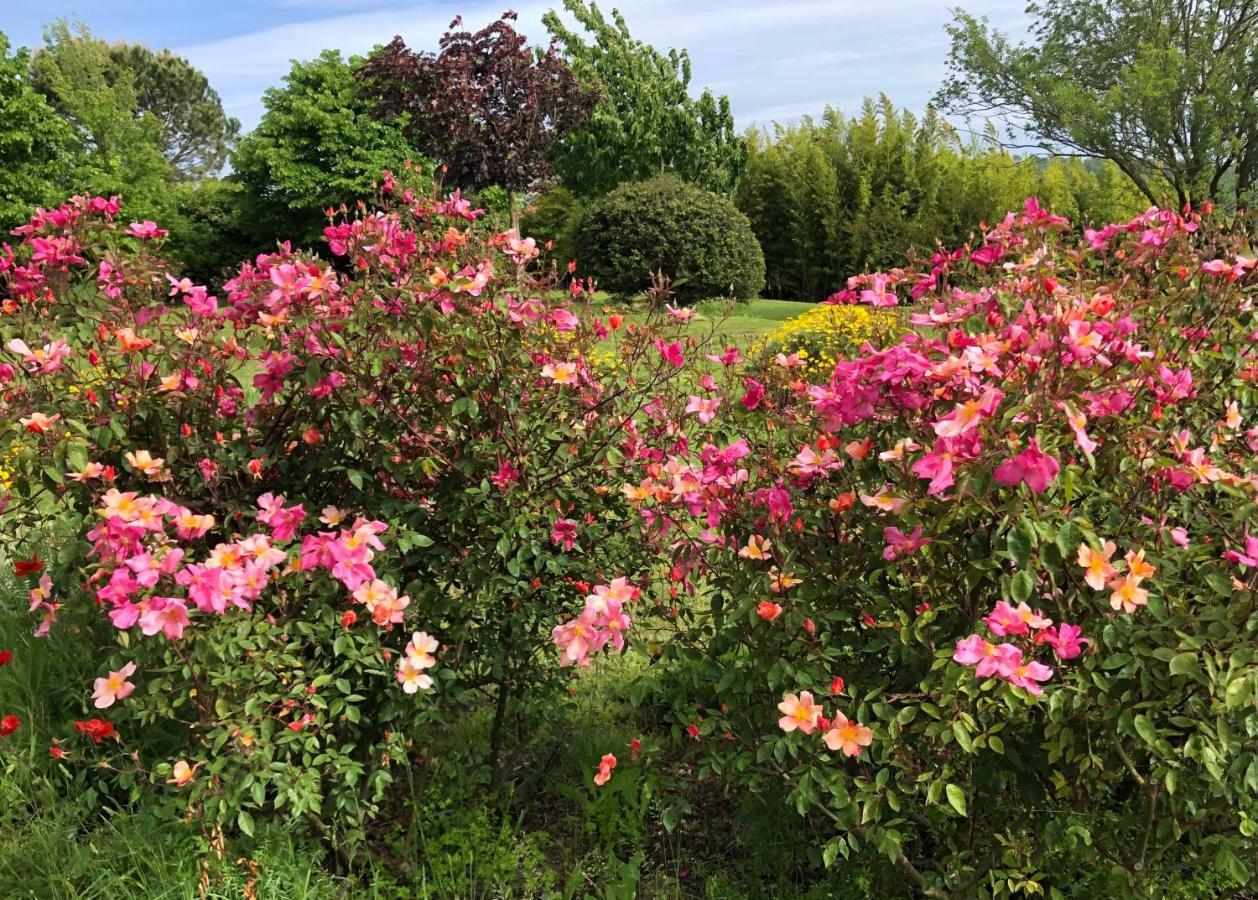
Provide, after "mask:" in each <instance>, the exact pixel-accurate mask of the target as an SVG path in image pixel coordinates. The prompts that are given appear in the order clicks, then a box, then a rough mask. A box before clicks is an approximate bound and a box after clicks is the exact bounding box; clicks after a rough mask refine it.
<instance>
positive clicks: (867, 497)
mask: <svg viewBox="0 0 1258 900" xmlns="http://www.w3.org/2000/svg"><path fill="white" fill-rule="evenodd" d="M890 487H891V486H890V485H886V484H884V485H883V486H882V487H881V488H879V489H878V493H876V494H861V495H860V498H861V503H863V504H865V505H866V506H871V507H873V508H874V509H876V510H878V511H879V512H884V513H891V514H892V515H899V513H900V510H902V509H904V505H905V504H906V503H908V500H906V499H905V498H903V497H892V496H889V495H888V494H887V491H888V490H889V489H890Z"/></svg>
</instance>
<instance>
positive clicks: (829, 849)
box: [821, 838, 839, 869]
mask: <svg viewBox="0 0 1258 900" xmlns="http://www.w3.org/2000/svg"><path fill="white" fill-rule="evenodd" d="M838 855H839V839H838V838H834V839H832V840H831V841H830V843H828V844H826V847H825V849H824V850H822V851H821V862H822V865H824V866H825V867H826V868H827V869H828V868H830V867H831V866H832V865H834V860H835V858H836V857H837V856H838Z"/></svg>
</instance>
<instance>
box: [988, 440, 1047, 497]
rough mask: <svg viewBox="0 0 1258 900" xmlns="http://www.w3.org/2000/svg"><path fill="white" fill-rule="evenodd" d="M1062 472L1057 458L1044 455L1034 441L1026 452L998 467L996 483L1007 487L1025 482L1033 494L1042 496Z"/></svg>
mask: <svg viewBox="0 0 1258 900" xmlns="http://www.w3.org/2000/svg"><path fill="white" fill-rule="evenodd" d="M1060 470H1061V466H1060V465H1059V464H1058V462H1057V459H1056V457H1053V456H1049V455H1047V454H1045V453H1042V452H1041V451H1040V448H1039V445H1038V444H1037V443H1036V442H1035V440H1034V439H1032V440H1031V442H1030V443H1029V444H1028V446H1027V448H1026V449H1025V450H1023V451H1022V452H1021V453H1019V454H1018V455H1017V456H1015V457H1014V458H1013V459H1007V460H1005V461H1004V462H1002V463H1001V464H1000V465H998V466H997V467H996V481H997V482H998V483H1000V484H1003V485H1005V486H1007V487H1015V486H1017V485H1018V484H1019V483H1020V482H1023V481H1025V482H1026V486H1027V487H1029V488H1030V489H1031V490H1032V491H1033V492H1035V493H1037V494H1042V493H1044V491H1046V490H1047V489H1048V484H1049V482H1051V481H1052V480H1053V479H1054V478H1056V477H1057V473H1058V472H1059V471H1060Z"/></svg>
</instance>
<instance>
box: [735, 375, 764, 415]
mask: <svg viewBox="0 0 1258 900" xmlns="http://www.w3.org/2000/svg"><path fill="white" fill-rule="evenodd" d="M743 387H745V388H747V393H745V394H743V396H742V399H740V400H739V401H738V402H739V403H741V404H742V405H743V406H744V407H745V408H746V409H755V408H756V407H758V406H759V405H760V403H761V401H762V400H764V385H763V384H761V383H760V382H758V381H756V379H754V378H744V379H743Z"/></svg>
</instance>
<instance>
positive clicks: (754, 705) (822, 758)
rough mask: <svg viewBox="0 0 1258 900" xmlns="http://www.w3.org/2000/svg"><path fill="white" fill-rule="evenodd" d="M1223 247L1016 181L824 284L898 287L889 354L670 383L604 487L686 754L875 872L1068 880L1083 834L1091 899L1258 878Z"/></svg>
mask: <svg viewBox="0 0 1258 900" xmlns="http://www.w3.org/2000/svg"><path fill="white" fill-rule="evenodd" d="M1243 249H1244V248H1243V246H1242V245H1240V244H1239V243H1237V241H1235V240H1234V239H1233V238H1231V237H1230V236H1229V233H1228V232H1227V231H1225V230H1223V229H1220V228H1219V227H1218V223H1217V222H1215V221H1214V220H1213V219H1212V218H1211V217H1209V216H1207V217H1205V218H1203V217H1201V216H1199V215H1197V214H1185V215H1182V216H1181V215H1178V214H1176V213H1173V212H1169V211H1163V210H1150V211H1149V212H1148V213H1146V214H1144V215H1142V216H1140V217H1139V218H1137V219H1135V220H1133V221H1131V222H1129V223H1126V224H1123V225H1116V226H1110V227H1108V228H1105V229H1103V230H1100V231H1089V232H1087V234H1086V237H1085V239H1084V240H1083V241H1082V242H1080V241H1079V240H1078V238H1076V237H1072V236H1071V235H1070V234H1069V233H1068V232H1067V231H1066V222H1065V220H1063V219H1061V218H1059V217H1055V216H1052V215H1050V214H1049V213H1047V212H1046V211H1044V210H1042V209H1041V208H1040V207H1039V206H1038V204H1036V203H1035V202H1034V201H1028V204H1027V207H1026V209H1025V210H1024V211H1023V212H1022V213H1020V214H1018V215H1012V214H1011V215H1010V216H1009V217H1008V218H1007V219H1006V220H1005V221H1003V222H1002V223H1000V224H998V225H997V226H995V227H994V228H992V229H990V230H989V231H988V232H986V233H985V235H984V239H983V241H982V243H981V244H980V245H978V246H976V247H973V248H968V247H967V248H962V249H960V250H958V251H956V252H944V251H940V252H939V253H938V254H936V256H935V257H934V258H933V259H932V260H930V261H929V262H927V263H926V264H925V265H924V266H920V267H919V266H915V267H911V268H908V269H905V270H900V271H897V272H894V273H889V274H878V275H872V276H867V277H861V278H857V279H854V280H853V281H852V282H851V283H849V286H848V288H847V289H846V290H844V291H841V292H840V293H839V294H837V295H835V297H833V298H832V302H835V303H845V302H846V303H850V302H861V303H865V304H868V305H872V306H877V307H883V306H893V305H896V304H899V303H903V302H905V301H906V300H907V301H916V305H915V306H914V307H912V311H911V317H910V321H911V323H912V327H911V329H910V331H909V332H908V334H906V335H905V336H904V338H903V339H902V340H901V341H900V342H899V343H897V344H895V345H893V346H888V347H885V348H883V349H874V348H873V347H870V346H868V345H867V346H866V348H865V350H864V352H862V353H858V354H855V355H852V356H850V357H848V358H843V359H840V360H839V361H838V362H837V364H836V365H835V366H834V367H833V371H832V373H827V375H826V377H824V378H822V379H818V380H814V381H811V382H810V381H808V380H805V378H804V377H802V376H800V375H798V374H794V373H788V376H793V377H787V378H782V377H780V376H774V375H773V374H772V373H757V372H756V371H754V370H750V371H749V370H747V369H745V368H742V367H740V366H738V365H736V364H735V365H729V366H727V367H725V368H724V374H723V375H722V376H721V377H719V378H718V379H717V380H716V381H715V382H711V383H709V391H708V393H707V395H706V397H707V401H706V402H707V403H709V404H711V405H713V406H717V407H719V412H718V413H717V414H716V415H715V416H713V417H708V418H704V417H703V416H702V415H696V414H695V413H694V411H693V410H694V406H693V404H692V403H689V404H688V402H687V400H686V398H685V397H684V396H681V397H674V398H671V399H670V400H669V401H668V402H666V403H661V404H659V405H658V406H657V407H656V408H655V413H656V415H655V416H654V419H653V420H652V421H651V422H649V423H644V425H643V427H642V428H641V429H640V431H641V434H642V438H643V447H642V449H641V450H640V451H639V453H638V454H637V456H638V462H639V471H638V473H637V474H636V475H635V477H634V478H633V479H631V480H630V481H629V482H628V483H626V484H625V485H624V487H623V491H624V493H625V495H626V496H627V498H628V500H629V502H630V503H631V504H633V505H635V506H637V507H638V509H639V515H640V518H639V524H640V528H641V531H642V534H643V539H644V540H647V541H650V542H652V543H653V544H654V545H655V546H656V547H658V548H659V550H660V552H661V554H664V555H665V556H666V557H667V558H668V559H669V562H670V564H671V577H672V580H673V582H674V586H675V588H676V589H677V590H678V591H679V593H680V594H681V595H682V597H683V598H684V599H681V600H679V601H678V602H677V604H676V608H675V610H674V613H675V616H676V618H675V621H674V622H673V624H672V634H671V637H670V638H667V639H664V638H661V641H662V646H661V648H660V649H659V659H658V665H657V666H656V670H657V672H656V675H655V677H654V678H653V679H652V680H651V681H650V682H649V683H648V685H647V686H648V687H651V688H653V689H654V692H655V695H656V702H659V703H662V704H664V705H666V706H667V707H668V708H670V709H671V710H672V722H673V734H674V737H675V739H676V740H677V741H678V742H679V743H680V744H681V745H684V746H687V747H689V748H690V750H689V753H688V754H687V756H686V758H687V759H688V760H689V759H690V757H692V756H693V757H696V758H697V759H695V760H690V762H689V763H688V764H695V763H697V764H698V765H699V772H700V774H701V775H704V776H707V777H711V778H715V779H719V780H721V781H722V782H724V783H726V784H730V783H733V784H737V785H738V786H739V788H740V789H742V790H743V791H750V792H752V793H754V794H759V795H764V796H769V797H771V796H773V795H774V794H775V793H777V792H781V793H783V794H785V802H786V803H788V804H789V805H791V806H793V807H794V808H795V809H796V810H798V812H799V814H801V815H802V816H804V817H806V819H807V821H808V822H809V823H810V825H809V830H808V833H809V834H811V835H814V836H815V838H814V840H815V851H816V853H817V857H818V861H819V862H824V863H825V864H827V865H829V864H830V863H832V862H833V861H834V860H835V859H836V858H839V857H843V858H848V857H851V858H853V859H861V860H863V861H864V863H866V864H872V865H874V868H875V869H877V866H876V864H875V863H874V858H875V856H874V855H881V856H883V857H885V859H887V860H890V862H891V863H892V865H893V868H894V869H895V870H896V871H898V872H899V878H900V882H901V883H900V886H899V887H898V888H895V887H890V888H888V889H892V890H909V889H912V890H917V891H923V892H925V893H928V894H932V895H937V896H945V895H946V896H970V895H974V894H987V893H992V894H1001V895H1004V894H1015V893H1020V892H1037V893H1042V892H1045V891H1047V890H1049V889H1050V888H1052V889H1054V890H1056V891H1058V893H1059V894H1060V891H1062V890H1065V889H1066V885H1065V883H1064V882H1063V880H1062V873H1061V871H1060V867H1062V866H1064V865H1066V864H1067V863H1066V861H1067V860H1070V859H1077V858H1078V856H1079V853H1080V852H1082V853H1087V854H1095V855H1096V857H1097V860H1096V863H1097V864H1094V865H1091V866H1089V867H1087V868H1088V871H1086V873H1084V874H1083V875H1080V876H1079V877H1081V878H1086V879H1090V882H1089V888H1088V889H1090V890H1093V891H1100V892H1101V893H1107V892H1119V891H1125V890H1128V889H1131V888H1133V887H1134V888H1139V889H1141V890H1148V889H1150V888H1149V884H1148V883H1147V878H1148V877H1149V873H1150V872H1152V871H1157V870H1158V869H1159V866H1163V865H1166V860H1167V859H1174V860H1175V863H1174V864H1175V865H1192V864H1204V865H1212V866H1214V867H1215V868H1216V869H1218V870H1219V871H1220V872H1222V873H1224V876H1225V877H1230V878H1232V879H1234V880H1235V882H1236V883H1241V882H1244V881H1245V880H1246V879H1247V878H1248V877H1250V875H1251V873H1252V869H1251V867H1250V865H1249V863H1248V862H1245V861H1244V860H1245V859H1246V857H1247V856H1248V854H1250V853H1252V850H1253V848H1254V842H1253V835H1254V833H1255V830H1256V828H1258V825H1256V824H1255V817H1258V808H1256V807H1255V802H1254V797H1255V789H1256V788H1258V755H1256V754H1255V743H1254V737H1255V734H1258V715H1256V714H1255V694H1254V686H1255V677H1256V675H1258V669H1256V668H1255V665H1254V663H1255V643H1254V642H1255V633H1256V631H1258V614H1256V613H1255V602H1254V598H1255V594H1254V591H1255V587H1256V583H1255V571H1256V567H1255V565H1254V564H1255V563H1258V556H1256V555H1255V553H1256V552H1258V539H1255V537H1254V531H1255V527H1254V524H1253V515H1254V511H1255V509H1256V507H1255V488H1256V487H1258V469H1256V468H1255V450H1258V428H1255V427H1254V426H1255V423H1254V422H1253V421H1252V410H1253V407H1254V399H1255V392H1254V379H1255V376H1256V375H1258V366H1255V362H1256V357H1255V353H1254V345H1255V340H1256V339H1258V335H1256V333H1255V324H1256V321H1255V315H1254V312H1253V308H1252V307H1253V296H1254V290H1255V287H1254V285H1255V280H1254V275H1253V271H1254V268H1255V264H1254V261H1253V260H1252V259H1249V258H1247V257H1245V256H1243V255H1240V254H1241V253H1242V252H1243ZM730 362H733V361H732V360H731V361H730ZM789 363H790V361H789V360H785V361H784V360H782V359H780V358H779V359H777V360H776V361H774V360H770V361H769V362H768V363H767V365H768V366H769V367H770V369H771V370H772V369H774V368H777V367H780V366H781V365H789ZM796 372H798V370H796ZM783 381H785V382H787V386H786V387H784V388H774V387H773V385H775V384H780V383H782V382H783ZM682 435H684V440H683V439H682V437H681V436H682ZM666 634H667V633H666ZM696 741H697V743H695V742H696ZM884 877H891V878H892V880H891V881H890V884H891V885H894V884H895V880H894V877H893V876H888V875H886V874H885V873H884ZM1070 877H1071V878H1074V877H1075V876H1074V875H1071V876H1070ZM1074 887H1075V888H1078V887H1079V885H1078V884H1075V885H1074Z"/></svg>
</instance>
